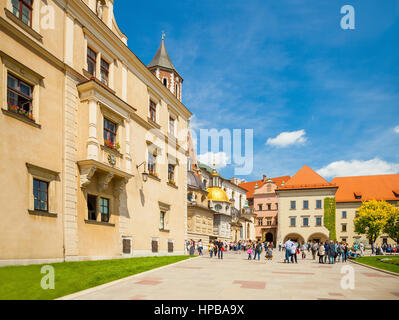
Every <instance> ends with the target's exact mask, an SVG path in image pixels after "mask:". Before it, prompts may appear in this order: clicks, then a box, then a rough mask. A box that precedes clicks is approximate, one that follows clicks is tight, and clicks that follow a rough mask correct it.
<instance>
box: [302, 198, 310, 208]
mask: <svg viewBox="0 0 399 320" xmlns="http://www.w3.org/2000/svg"><path fill="white" fill-rule="evenodd" d="M303 209H309V201H308V200H303Z"/></svg>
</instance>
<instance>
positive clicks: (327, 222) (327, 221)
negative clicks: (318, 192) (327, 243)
mask: <svg viewBox="0 0 399 320" xmlns="http://www.w3.org/2000/svg"><path fill="white" fill-rule="evenodd" d="M335 211H336V210H335V198H334V197H333V198H324V226H325V227H326V228H327V229H328V231H329V232H330V236H329V237H330V240H334V241H335V240H337V232H336V230H335Z"/></svg>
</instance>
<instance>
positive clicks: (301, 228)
mask: <svg viewBox="0 0 399 320" xmlns="http://www.w3.org/2000/svg"><path fill="white" fill-rule="evenodd" d="M335 191H336V188H322V189H306V190H284V191H281V190H278V191H277V195H278V207H279V210H278V229H277V230H278V232H277V243H284V242H285V241H287V240H288V239H291V240H296V241H298V242H299V243H305V242H308V241H314V240H315V241H325V240H328V239H329V235H330V234H329V231H328V229H327V228H326V227H324V199H325V198H327V197H334V195H335ZM305 201H307V202H308V208H305V207H304V202H305ZM318 201H321V207H317V202H318ZM292 203H295V208H292ZM319 204H320V202H319Z"/></svg>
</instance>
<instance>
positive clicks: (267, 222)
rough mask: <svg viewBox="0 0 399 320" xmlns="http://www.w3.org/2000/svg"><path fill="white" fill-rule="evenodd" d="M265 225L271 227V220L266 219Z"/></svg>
mask: <svg viewBox="0 0 399 320" xmlns="http://www.w3.org/2000/svg"><path fill="white" fill-rule="evenodd" d="M266 225H267V226H271V225H272V218H266Z"/></svg>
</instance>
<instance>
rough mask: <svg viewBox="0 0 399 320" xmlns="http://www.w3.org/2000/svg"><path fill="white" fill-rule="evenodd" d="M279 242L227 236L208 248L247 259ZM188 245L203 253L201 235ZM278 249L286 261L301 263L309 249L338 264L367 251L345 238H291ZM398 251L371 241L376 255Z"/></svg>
mask: <svg viewBox="0 0 399 320" xmlns="http://www.w3.org/2000/svg"><path fill="white" fill-rule="evenodd" d="M275 248H276V246H275V244H274V243H273V242H267V241H263V242H262V241H251V240H240V241H231V242H227V241H226V240H212V241H210V242H209V244H207V246H206V250H207V252H208V255H209V257H210V258H212V257H215V258H216V257H217V258H218V259H223V254H224V252H227V251H230V252H233V253H241V252H243V253H246V254H247V256H248V260H256V259H257V260H260V259H261V255H263V254H264V258H265V259H268V260H270V259H272V258H273V249H275ZM186 249H187V252H188V253H189V254H190V255H195V254H198V255H200V256H202V255H204V244H203V242H202V239H200V240H199V241H197V242H196V241H194V240H192V239H191V240H189V241H187V242H186ZM278 250H279V251H284V262H285V263H298V257H299V256H300V257H301V258H302V260H303V259H306V254H307V253H309V254H311V256H312V259H313V260H316V257H318V262H319V263H321V264H326V263H328V264H335V263H337V262H341V263H342V262H346V261H347V260H348V259H354V258H357V257H361V256H363V255H364V254H365V246H364V244H363V243H362V242H359V243H354V244H353V246H352V247H349V245H348V243H346V242H345V241H341V242H338V241H333V240H327V241H323V242H317V241H313V242H310V241H309V242H307V243H299V242H297V241H295V240H291V239H288V240H287V241H286V242H285V243H279V245H278ZM398 252H399V246H398V245H396V244H394V245H388V244H386V243H384V244H382V245H381V246H378V245H375V243H372V244H371V253H372V254H375V255H383V254H386V253H391V254H396V253H398Z"/></svg>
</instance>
